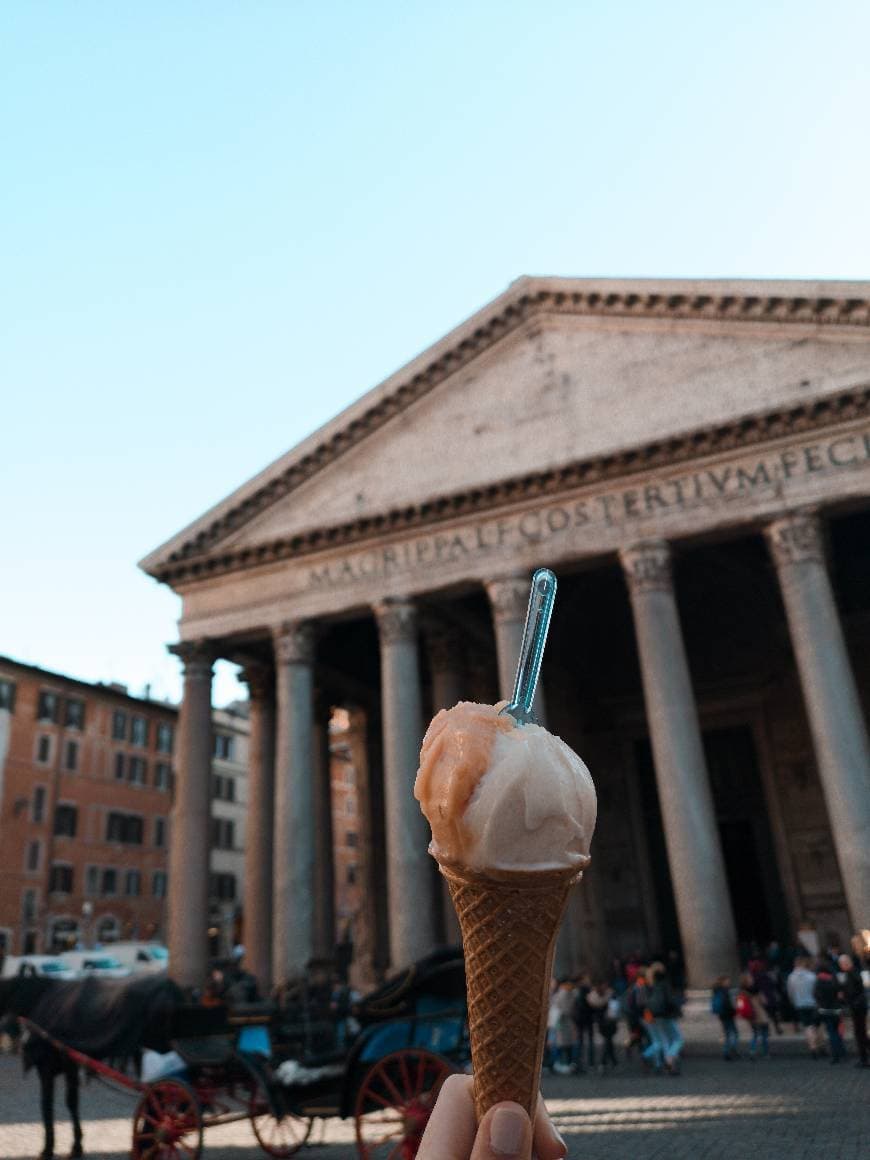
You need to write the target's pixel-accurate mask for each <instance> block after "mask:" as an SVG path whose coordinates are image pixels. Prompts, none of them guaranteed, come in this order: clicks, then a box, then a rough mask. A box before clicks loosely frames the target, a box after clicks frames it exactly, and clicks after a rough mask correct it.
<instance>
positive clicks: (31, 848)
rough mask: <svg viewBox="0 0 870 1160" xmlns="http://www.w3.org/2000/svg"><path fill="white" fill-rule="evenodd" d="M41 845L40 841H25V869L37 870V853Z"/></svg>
mask: <svg viewBox="0 0 870 1160" xmlns="http://www.w3.org/2000/svg"><path fill="white" fill-rule="evenodd" d="M41 846H42V843H41V842H28V843H27V854H26V855H25V859H24V865H25V867H26V869H28V870H38V869H39V855H40V848H41Z"/></svg>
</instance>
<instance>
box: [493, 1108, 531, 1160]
mask: <svg viewBox="0 0 870 1160" xmlns="http://www.w3.org/2000/svg"><path fill="white" fill-rule="evenodd" d="M528 1122H529V1118H528V1116H527V1115H526V1113H525V1112H524V1111H522V1109H521V1108H497V1109H496V1110H495V1112H494V1113H493V1117H492V1120H491V1121H490V1125H489V1143H490V1147H491V1148H492V1150H493V1152H496V1153H498V1155H499V1156H519V1154H520V1151H521V1149H522V1146H523V1144H524V1143H525V1138H526V1125H527V1124H528Z"/></svg>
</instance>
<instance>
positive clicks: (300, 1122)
mask: <svg viewBox="0 0 870 1160" xmlns="http://www.w3.org/2000/svg"><path fill="white" fill-rule="evenodd" d="M248 1116H249V1118H250V1121H251V1127H252V1128H253V1129H254V1135H255V1136H256V1137H257V1143H258V1144H259V1145H260V1147H261V1148H262V1149H263V1151H264V1152H267V1153H268V1154H269V1155H270V1156H277V1157H279V1158H283V1157H286V1156H295V1155H296V1153H297V1152H298V1151H299V1149H300V1148H301V1147H302V1145H303V1144H304V1143H305V1141H306V1140H307V1139H308V1135H309V1133H310V1131H311V1120H310V1119H307V1118H306V1117H305V1116H294V1115H293V1113H292V1112H285V1113H284V1115H283V1116H275V1115H273V1113H272V1112H271V1110H270V1109H269V1103H268V1101H267V1100H266V1098H265V1096H263V1095H262V1093H261V1091H260V1088H259V1087H254V1089H253V1091H252V1092H251V1098H250V1104H249V1111H248Z"/></svg>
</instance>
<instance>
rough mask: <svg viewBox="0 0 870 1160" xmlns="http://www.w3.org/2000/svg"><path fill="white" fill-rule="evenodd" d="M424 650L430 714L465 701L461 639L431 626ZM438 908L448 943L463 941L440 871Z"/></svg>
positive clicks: (453, 943)
mask: <svg viewBox="0 0 870 1160" xmlns="http://www.w3.org/2000/svg"><path fill="white" fill-rule="evenodd" d="M426 649H427V652H428V654H429V668H430V670H431V672H432V713H433V715H434V714H435V713H437V712H438V710H439V709H450V708H452V707H453V706H454V705H455V704H456V703H457V701H468V700H470V699H471V698H470V696H469V694H468V693H467V692H465V691H464V690H463V679H462V667H463V666H462V661H463V650H462V638H461V637H460V635H459V633H458V632H456V631H455V630H453V629H450V628H445V627H443V626H441V625H437V626H430V627H429V630H428V632H427V633H426ZM438 877H439V878H440V879H441V885H440V891H441V910H442V913H443V915H444V941H445V942H447V943H450V944H451V945H458V944H460V943H461V942H462V934H461V932H460V930H459V919H458V918H457V917H456V910H455V909H454V907H453V902H452V900H451V898H450V890H449V888H448V886H447V879H446V878H444V877H443V876H442V875H441V874H439V875H438Z"/></svg>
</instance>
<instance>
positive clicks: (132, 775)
mask: <svg viewBox="0 0 870 1160" xmlns="http://www.w3.org/2000/svg"><path fill="white" fill-rule="evenodd" d="M147 773H148V766H147V764H146V762H145V758H144V757H131V758H130V764H129V766H128V767H127V780H128V781H129V782H131V783H132V784H133V785H144V784H145V782H146V780H147Z"/></svg>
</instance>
